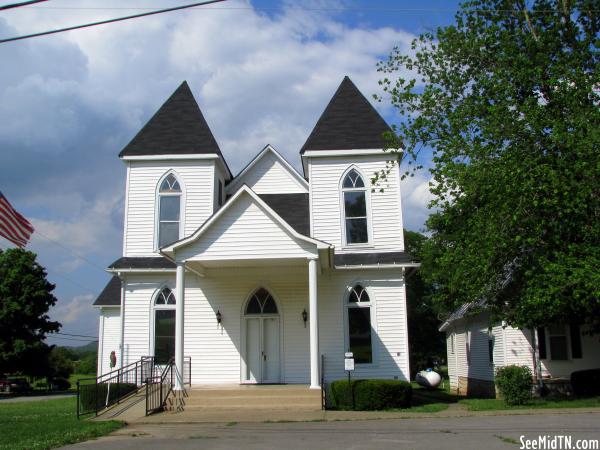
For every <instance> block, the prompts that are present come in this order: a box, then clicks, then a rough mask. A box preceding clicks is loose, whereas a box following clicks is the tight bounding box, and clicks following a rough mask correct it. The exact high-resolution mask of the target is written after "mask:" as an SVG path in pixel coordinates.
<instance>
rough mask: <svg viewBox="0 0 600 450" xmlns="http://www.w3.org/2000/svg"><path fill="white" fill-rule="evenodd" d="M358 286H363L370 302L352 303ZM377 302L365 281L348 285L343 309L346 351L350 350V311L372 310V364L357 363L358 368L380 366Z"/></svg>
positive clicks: (343, 298)
mask: <svg viewBox="0 0 600 450" xmlns="http://www.w3.org/2000/svg"><path fill="white" fill-rule="evenodd" d="M357 285H361V286H362V287H363V289H364V290H365V291H367V295H368V296H369V301H368V302H358V303H350V301H349V300H350V294H351V292H352V289H354V287H356V286H357ZM376 302H377V300H376V299H375V296H374V295H373V292H372V290H371V288H370V287H368V285H367V283H366V282H365V280H354V281H352V282H350V283H348V285H347V286H345V288H344V295H343V296H342V308H343V313H342V317H343V319H344V351H347V349H349V348H350V323H349V321H348V320H349V315H348V309H350V308H370V319H371V362H370V363H358V362H357V363H356V367H357V368H363V367H364V368H369V367H378V365H379V354H378V351H377V346H376V345H375V335H377V305H376Z"/></svg>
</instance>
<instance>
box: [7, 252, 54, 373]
mask: <svg viewBox="0 0 600 450" xmlns="http://www.w3.org/2000/svg"><path fill="white" fill-rule="evenodd" d="M53 290H54V285H53V284H51V283H50V282H48V280H47V279H46V270H45V269H44V268H43V267H42V266H40V265H39V264H38V263H37V262H36V255H35V254H34V253H32V252H29V251H26V250H22V249H8V250H4V251H2V250H0V373H2V372H6V373H15V372H21V373H23V374H25V375H31V376H42V375H46V373H45V372H46V370H47V364H46V361H47V356H48V354H49V352H50V347H49V346H48V345H47V344H46V343H45V342H44V339H45V337H46V334H47V333H51V332H55V331H58V330H59V328H60V324H59V323H58V322H53V321H51V320H50V318H49V317H48V310H49V308H50V307H51V306H54V305H55V303H56V298H55V297H54V295H52V291H53Z"/></svg>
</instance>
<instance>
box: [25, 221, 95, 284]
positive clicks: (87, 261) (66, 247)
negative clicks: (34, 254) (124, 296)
mask: <svg viewBox="0 0 600 450" xmlns="http://www.w3.org/2000/svg"><path fill="white" fill-rule="evenodd" d="M35 234H39V235H40V236H42V237H43V238H45V239H47V240H49V241H51V242H53V243H54V244H55V245H58V246H59V247H62V248H63V249H64V250H66V251H68V252H69V253H70V254H71V255H73V256H75V257H76V258H78V259H81V260H82V261H85V262H86V263H88V264H89V265H90V266H93V267H95V268H96V269H100V270H101V271H102V272H103V273H106V268H105V267H101V266H99V265H98V264H96V263H95V262H93V261H92V260H90V259H87V258H86V257H85V256H83V255H81V254H80V253H78V252H76V251H75V250H73V249H71V248H69V247H68V246H66V245H64V244H63V243H62V242H59V241H57V240H56V239H52V238H51V237H48V236H46V235H45V234H44V233H42V232H41V231H39V230H38V229H36V230H35V231H34V236H35Z"/></svg>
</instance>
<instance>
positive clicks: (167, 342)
mask: <svg viewBox="0 0 600 450" xmlns="http://www.w3.org/2000/svg"><path fill="white" fill-rule="evenodd" d="M175 303H176V301H175V296H174V295H173V292H171V290H170V289H168V288H164V289H163V290H162V291H160V293H159V294H158V296H157V297H156V300H155V301H154V358H155V361H156V363H157V364H165V363H167V362H168V361H169V360H170V359H171V358H173V357H175Z"/></svg>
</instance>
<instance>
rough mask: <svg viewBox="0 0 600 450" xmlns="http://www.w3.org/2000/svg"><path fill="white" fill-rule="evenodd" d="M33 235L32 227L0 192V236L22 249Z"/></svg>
mask: <svg viewBox="0 0 600 450" xmlns="http://www.w3.org/2000/svg"><path fill="white" fill-rule="evenodd" d="M31 233H33V227H32V226H31V224H30V223H29V222H28V221H27V219H26V218H25V217H23V216H22V215H21V214H19V213H18V212H17V211H15V209H14V208H13V207H12V206H11V205H10V203H8V200H6V197H5V196H4V195H2V192H0V236H2V237H4V238H6V239H8V240H9V241H10V242H12V243H13V244H15V245H17V246H19V247H21V248H23V247H25V246H26V245H27V242H28V241H29V238H30V237H31Z"/></svg>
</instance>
